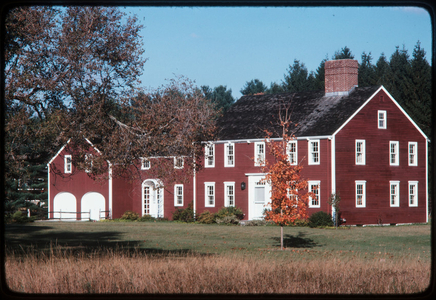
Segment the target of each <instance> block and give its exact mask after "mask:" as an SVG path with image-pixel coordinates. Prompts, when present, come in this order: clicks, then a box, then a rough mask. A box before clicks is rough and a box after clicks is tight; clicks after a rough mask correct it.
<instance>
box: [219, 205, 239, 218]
mask: <svg viewBox="0 0 436 300" xmlns="http://www.w3.org/2000/svg"><path fill="white" fill-rule="evenodd" d="M215 215H216V218H217V219H223V218H224V217H228V216H235V217H236V218H237V219H238V220H242V219H243V218H244V214H243V213H242V209H240V208H238V207H233V206H230V207H223V208H221V209H220V210H219V211H218V212H217V213H216V214H215Z"/></svg>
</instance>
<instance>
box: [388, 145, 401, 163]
mask: <svg viewBox="0 0 436 300" xmlns="http://www.w3.org/2000/svg"><path fill="white" fill-rule="evenodd" d="M399 147H400V146H399V142H398V141H391V142H389V165H391V166H398V165H399V164H400V159H399V156H400V154H399V152H400V151H399Z"/></svg>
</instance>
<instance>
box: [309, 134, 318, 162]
mask: <svg viewBox="0 0 436 300" xmlns="http://www.w3.org/2000/svg"><path fill="white" fill-rule="evenodd" d="M308 149H309V165H319V140H310V141H309V147H308Z"/></svg>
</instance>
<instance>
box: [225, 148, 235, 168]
mask: <svg viewBox="0 0 436 300" xmlns="http://www.w3.org/2000/svg"><path fill="white" fill-rule="evenodd" d="M234 166H235V144H234V143H226V144H224V167H234Z"/></svg>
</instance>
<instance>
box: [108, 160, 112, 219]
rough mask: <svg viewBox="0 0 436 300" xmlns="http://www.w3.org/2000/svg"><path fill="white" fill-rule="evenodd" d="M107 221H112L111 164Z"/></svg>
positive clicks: (110, 167)
mask: <svg viewBox="0 0 436 300" xmlns="http://www.w3.org/2000/svg"><path fill="white" fill-rule="evenodd" d="M108 184H109V219H112V164H111V163H109V182H108Z"/></svg>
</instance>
